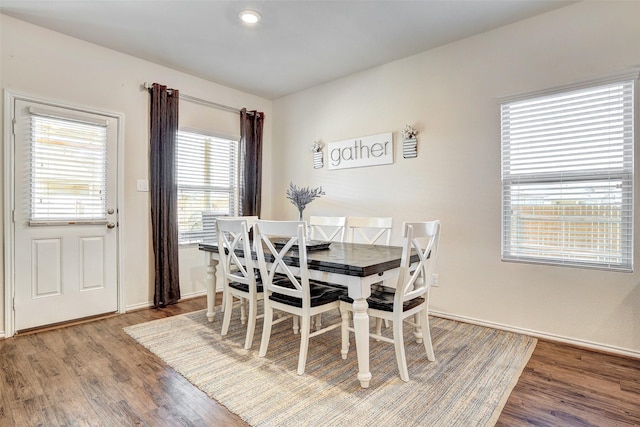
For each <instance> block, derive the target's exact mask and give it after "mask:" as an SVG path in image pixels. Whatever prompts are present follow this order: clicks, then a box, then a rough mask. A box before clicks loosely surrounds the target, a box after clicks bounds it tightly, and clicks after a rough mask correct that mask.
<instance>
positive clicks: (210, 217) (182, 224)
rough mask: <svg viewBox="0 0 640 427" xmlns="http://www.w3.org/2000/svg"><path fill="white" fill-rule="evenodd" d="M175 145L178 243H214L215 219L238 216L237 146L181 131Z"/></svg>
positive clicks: (221, 139)
mask: <svg viewBox="0 0 640 427" xmlns="http://www.w3.org/2000/svg"><path fill="white" fill-rule="evenodd" d="M176 145H177V147H176V169H177V181H178V233H179V242H180V243H198V242H205V241H207V242H210V241H215V240H216V233H215V227H216V224H215V219H216V218H217V217H219V216H236V215H238V209H239V208H238V200H239V196H238V142H237V141H233V140H229V139H225V138H218V137H214V136H209V135H205V134H202V133H197V132H189V131H183V130H181V131H179V132H178V139H177V144H176Z"/></svg>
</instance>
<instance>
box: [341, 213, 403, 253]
mask: <svg viewBox="0 0 640 427" xmlns="http://www.w3.org/2000/svg"><path fill="white" fill-rule="evenodd" d="M392 226H393V218H391V217H385V218H378V217H355V216H350V217H349V218H347V227H348V228H349V241H350V242H352V243H358V242H357V241H360V242H362V243H369V244H371V245H375V244H384V245H387V246H388V245H389V243H390V242H391V227H392ZM356 232H357V234H356Z"/></svg>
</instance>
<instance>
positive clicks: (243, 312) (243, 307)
mask: <svg viewBox="0 0 640 427" xmlns="http://www.w3.org/2000/svg"><path fill="white" fill-rule="evenodd" d="M240 323H241V324H243V325H244V324H245V323H247V300H246V299H245V298H240Z"/></svg>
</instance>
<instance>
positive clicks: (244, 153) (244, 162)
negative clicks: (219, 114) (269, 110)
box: [240, 108, 264, 216]
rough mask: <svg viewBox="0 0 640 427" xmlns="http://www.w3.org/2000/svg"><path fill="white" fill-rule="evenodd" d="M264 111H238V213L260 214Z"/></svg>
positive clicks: (244, 109)
mask: <svg viewBox="0 0 640 427" xmlns="http://www.w3.org/2000/svg"><path fill="white" fill-rule="evenodd" d="M263 123H264V113H260V112H258V111H247V109H246V108H243V109H242V110H241V111H240V162H241V164H240V170H241V171H242V182H241V183H240V198H241V203H240V209H241V210H240V215H257V216H260V207H261V190H262V127H263Z"/></svg>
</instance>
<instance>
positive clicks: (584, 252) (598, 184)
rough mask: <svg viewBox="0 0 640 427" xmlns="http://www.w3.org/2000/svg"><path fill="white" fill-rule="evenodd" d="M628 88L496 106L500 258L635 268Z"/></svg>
mask: <svg viewBox="0 0 640 427" xmlns="http://www.w3.org/2000/svg"><path fill="white" fill-rule="evenodd" d="M634 80H635V78H633V79H629V80H624V81H616V82H611V83H606V84H605V83H601V84H597V85H592V86H589V87H581V88H579V89H575V88H574V89H573V90H568V91H563V92H561V93H558V92H556V93H553V94H548V95H545V96H538V97H534V98H529V99H521V100H517V101H512V102H505V103H503V104H502V105H501V122H502V131H501V133H502V258H503V260H509V261H525V262H542V263H549V264H560V265H570V266H583V267H596V268H604V269H612V270H623V271H631V270H632V268H633V129H634V125H633V118H634V113H633V98H634Z"/></svg>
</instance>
